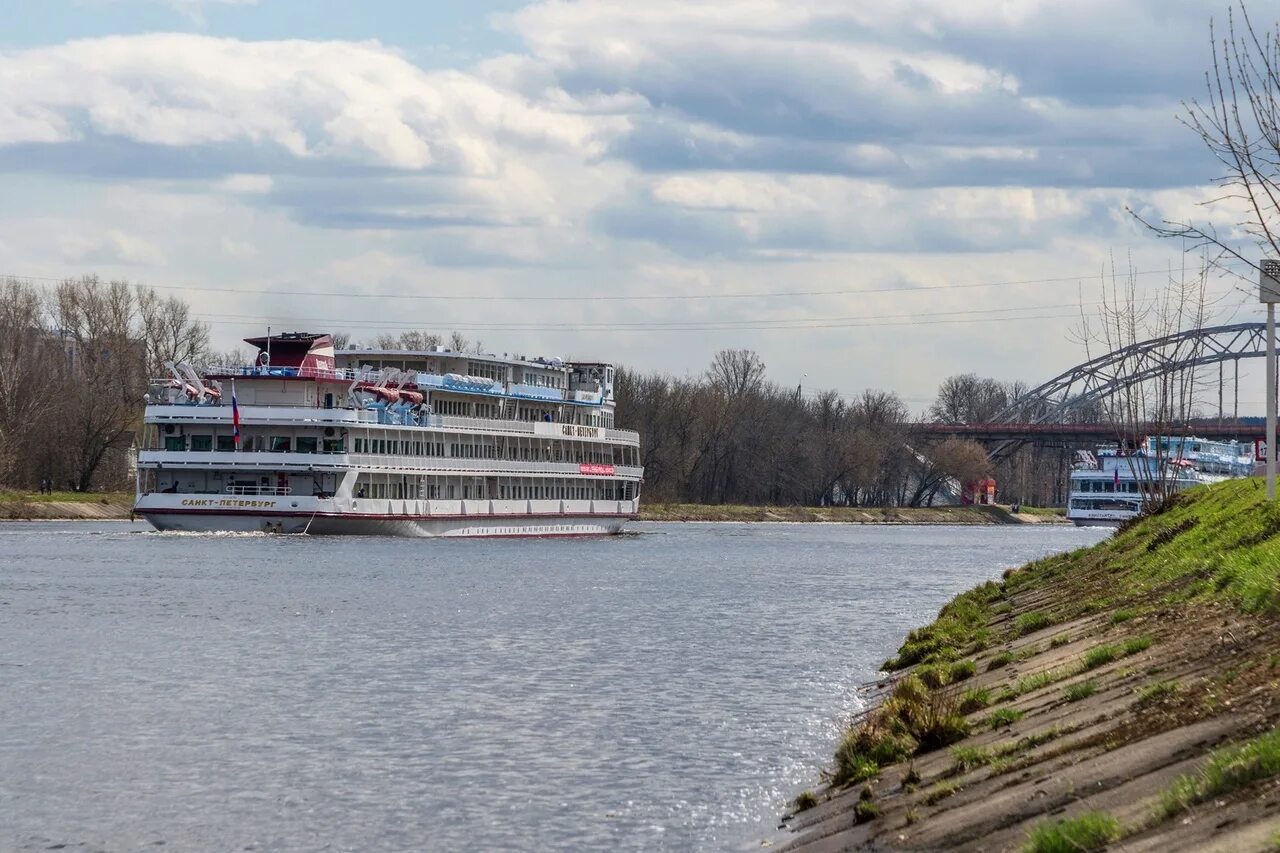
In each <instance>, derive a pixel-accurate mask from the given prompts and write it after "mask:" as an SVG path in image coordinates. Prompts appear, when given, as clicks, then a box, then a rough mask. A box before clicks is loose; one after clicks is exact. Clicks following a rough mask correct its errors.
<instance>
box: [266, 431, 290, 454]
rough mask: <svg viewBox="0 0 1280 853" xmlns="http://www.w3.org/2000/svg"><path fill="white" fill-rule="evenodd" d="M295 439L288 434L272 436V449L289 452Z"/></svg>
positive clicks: (273, 450)
mask: <svg viewBox="0 0 1280 853" xmlns="http://www.w3.org/2000/svg"><path fill="white" fill-rule="evenodd" d="M292 444H293V441H292V440H291V439H290V438H289V436H287V435H273V436H271V450H272V452H273V453H288V452H289V448H290V447H291V446H292Z"/></svg>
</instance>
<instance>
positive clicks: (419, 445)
mask: <svg viewBox="0 0 1280 853" xmlns="http://www.w3.org/2000/svg"><path fill="white" fill-rule="evenodd" d="M164 449H165V450H167V451H171V452H179V453H181V452H185V451H192V452H207V451H214V450H216V451H219V452H224V453H227V452H231V451H234V450H235V449H236V446H235V439H234V438H233V437H232V436H230V435H217V436H214V435H201V434H194V435H167V436H165V437H164ZM352 449H353V450H354V452H356V453H368V454H375V455H392V456H437V457H446V456H447V457H450V458H454V459H508V460H513V461H527V462H533V461H544V462H547V461H555V462H580V463H602V464H617V465H638V464H639V461H638V454H637V453H636V449H635V448H634V447H626V446H614V447H610V446H607V445H602V446H597V445H585V446H584V445H581V444H571V445H569V450H568V451H567V452H566V445H564V444H555V443H553V444H548V445H543V444H541V443H540V442H539V443H538V444H537V445H536V446H528V445H525V446H517V445H516V444H508V445H507V447H506V448H503V449H504V450H505V453H500V452H499V448H498V447H497V446H496V445H493V444H478V443H470V442H450V443H448V444H446V443H445V442H443V441H419V440H413V441H409V440H403V439H387V438H356V439H353V440H352ZM240 450H242V451H245V452H256V451H269V452H272V453H322V452H323V453H345V452H346V443H345V441H344V440H343V439H341V438H321V437H319V436H296V437H295V436H288V435H249V436H244V438H243V439H242V441H241V445H240ZM446 450H447V451H448V452H447V453H446Z"/></svg>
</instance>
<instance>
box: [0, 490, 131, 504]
mask: <svg viewBox="0 0 1280 853" xmlns="http://www.w3.org/2000/svg"><path fill="white" fill-rule="evenodd" d="M4 501H12V502H15V503H55V502H56V503H95V504H96V503H110V504H131V503H133V493H132V492H52V493H50V494H43V495H42V494H40V493H39V492H11V491H5V490H0V502H4Z"/></svg>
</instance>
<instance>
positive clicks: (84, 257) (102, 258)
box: [61, 228, 165, 267]
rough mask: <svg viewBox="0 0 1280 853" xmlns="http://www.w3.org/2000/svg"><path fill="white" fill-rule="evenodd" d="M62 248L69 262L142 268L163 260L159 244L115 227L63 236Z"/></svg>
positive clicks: (159, 264) (163, 261)
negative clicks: (156, 244)
mask: <svg viewBox="0 0 1280 853" xmlns="http://www.w3.org/2000/svg"><path fill="white" fill-rule="evenodd" d="M61 248H62V257H63V258H64V259H65V260H67V261H70V262H72V263H80V264H107V265H112V266H114V265H116V264H123V265H125V266H142V267H152V266H161V265H163V264H164V263H165V254H164V252H163V251H162V250H161V249H160V248H159V247H157V246H155V245H153V244H152V243H150V242H149V241H147V240H144V239H143V238H141V237H138V236H136V235H134V234H126V233H125V232H123V231H120V230H118V229H116V228H107V229H103V230H100V231H96V232H92V233H84V232H81V233H73V234H69V235H66V236H64V237H62V238H61Z"/></svg>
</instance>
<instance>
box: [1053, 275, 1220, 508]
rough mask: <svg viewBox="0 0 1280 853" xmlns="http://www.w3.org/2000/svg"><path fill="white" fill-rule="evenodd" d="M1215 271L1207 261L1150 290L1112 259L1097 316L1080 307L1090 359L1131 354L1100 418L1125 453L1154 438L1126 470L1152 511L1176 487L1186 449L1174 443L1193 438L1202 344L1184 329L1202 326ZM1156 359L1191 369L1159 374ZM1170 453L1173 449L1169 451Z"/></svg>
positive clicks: (1081, 329) (1114, 378)
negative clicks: (1154, 343)
mask: <svg viewBox="0 0 1280 853" xmlns="http://www.w3.org/2000/svg"><path fill="white" fill-rule="evenodd" d="M1209 269H1210V266H1209V264H1208V263H1207V262H1206V263H1204V264H1203V265H1202V266H1201V267H1200V269H1199V270H1198V271H1197V272H1195V273H1187V272H1186V271H1182V272H1180V273H1178V274H1170V276H1169V278H1168V280H1167V281H1166V282H1165V283H1164V284H1163V285H1162V286H1159V287H1157V288H1156V289H1155V290H1154V291H1153V292H1151V293H1143V292H1142V291H1141V290H1140V288H1139V287H1138V283H1137V275H1136V274H1135V273H1134V272H1133V264H1132V261H1130V263H1129V268H1128V271H1127V272H1125V273H1120V272H1118V271H1117V269H1116V265H1115V262H1114V261H1113V262H1112V269H1111V273H1110V275H1108V276H1104V277H1103V279H1102V282H1101V287H1100V290H1101V307H1100V308H1099V309H1098V311H1097V314H1096V316H1091V315H1090V314H1089V313H1087V312H1085V311H1084V310H1083V308H1082V309H1081V319H1080V323H1079V326H1078V328H1077V330H1076V335H1077V337H1078V338H1079V340H1080V341H1081V342H1082V343H1083V344H1084V347H1085V352H1086V355H1087V356H1088V357H1089V358H1092V357H1093V355H1094V354H1095V352H1097V353H1102V352H1121V353H1123V352H1132V355H1130V356H1128V357H1125V358H1122V359H1120V360H1119V361H1118V363H1117V364H1116V366H1115V368H1114V369H1113V375H1112V377H1111V379H1112V382H1113V384H1114V385H1115V387H1116V390H1115V391H1113V392H1112V393H1111V394H1110V395H1109V396H1107V397H1104V398H1102V399H1101V400H1099V404H1100V409H1101V413H1102V419H1103V421H1104V422H1106V423H1110V424H1111V425H1112V427H1113V428H1114V429H1115V437H1116V441H1117V443H1118V445H1119V446H1120V448H1121V449H1122V450H1123V449H1124V448H1126V447H1128V448H1130V449H1134V448H1138V447H1139V446H1140V445H1141V444H1142V443H1143V441H1144V439H1145V438H1146V437H1147V436H1148V435H1151V436H1154V437H1155V438H1156V439H1157V440H1156V441H1154V443H1153V446H1152V447H1151V448H1150V450H1149V451H1143V452H1142V453H1140V454H1139V453H1130V454H1128V455H1127V457H1126V458H1127V459H1128V463H1129V468H1130V470H1131V471H1132V473H1133V476H1134V478H1135V479H1136V480H1137V482H1138V484H1139V488H1140V489H1141V490H1142V492H1143V493H1144V494H1145V495H1146V496H1147V504H1148V507H1149V508H1155V507H1158V506H1160V505H1161V504H1162V503H1163V502H1164V501H1165V500H1166V499H1167V498H1168V497H1169V495H1171V494H1172V493H1173V491H1174V490H1175V489H1176V488H1177V486H1178V478H1177V476H1176V466H1175V465H1174V464H1172V463H1175V462H1177V461H1178V460H1177V459H1176V458H1174V457H1173V456H1171V455H1170V454H1171V452H1172V453H1173V454H1178V453H1180V452H1181V443H1180V442H1178V441H1176V440H1174V441H1170V439H1177V438H1179V437H1184V436H1186V435H1188V434H1189V432H1190V426H1189V423H1190V421H1191V420H1192V419H1193V417H1194V410H1195V404H1196V396H1197V394H1198V393H1199V392H1200V391H1202V390H1203V388H1204V384H1205V383H1204V381H1203V379H1202V377H1201V376H1200V375H1199V373H1198V370H1197V368H1196V367H1195V364H1196V362H1197V359H1198V358H1199V356H1200V355H1202V350H1203V347H1204V344H1203V342H1202V341H1201V340H1200V339H1199V338H1197V337H1195V336H1190V337H1185V338H1184V337H1181V336H1179V335H1178V333H1180V332H1186V331H1190V330H1192V329H1197V328H1200V327H1201V326H1203V325H1204V324H1205V320H1206V317H1207V315H1208V313H1209V309H1210V308H1211V306H1212V304H1213V303H1212V301H1211V300H1210V299H1209V298H1208V292H1207V291H1208V277H1209ZM1165 338H1169V339H1170V342H1169V344H1168V345H1167V346H1166V347H1163V348H1162V350H1161V351H1160V352H1159V353H1158V355H1159V356H1161V359H1156V358H1154V357H1153V356H1154V355H1156V353H1153V352H1152V351H1151V350H1149V349H1146V348H1139V347H1138V344H1141V343H1143V342H1146V341H1151V340H1157V339H1165ZM1159 360H1169V361H1175V362H1181V363H1186V364H1190V365H1192V366H1191V367H1188V368H1187V369H1183V370H1175V371H1167V370H1163V369H1159V368H1158V366H1157V362H1158V361H1159ZM1171 448H1172V450H1171Z"/></svg>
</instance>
